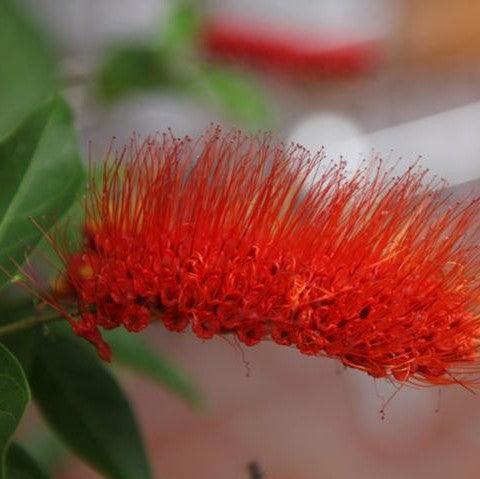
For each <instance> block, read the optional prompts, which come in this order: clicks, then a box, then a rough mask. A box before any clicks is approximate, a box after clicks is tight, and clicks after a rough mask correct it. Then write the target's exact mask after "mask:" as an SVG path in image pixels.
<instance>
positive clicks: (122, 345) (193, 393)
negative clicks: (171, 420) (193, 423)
mask: <svg viewBox="0 0 480 479" xmlns="http://www.w3.org/2000/svg"><path fill="white" fill-rule="evenodd" d="M104 336H105V338H106V340H107V342H108V343H109V344H110V346H111V347H112V350H113V357H114V360H117V361H118V362H119V363H121V364H124V365H125V366H128V367H130V368H132V369H133V370H135V371H137V372H139V373H141V374H143V375H145V376H147V377H149V378H151V379H153V380H154V381H157V382H158V383H159V384H161V385H162V386H164V387H166V388H167V389H169V390H170V391H171V392H173V393H174V394H177V395H178V396H180V397H181V398H183V399H184V400H185V401H187V403H189V404H190V405H191V406H192V407H196V406H198V405H199V404H200V402H201V396H200V392H199V391H198V389H197V388H196V387H195V386H194V385H193V383H192V382H191V381H190V379H189V378H188V377H187V376H186V375H185V374H184V373H183V372H182V371H180V370H179V369H178V367H177V366H175V365H174V364H173V363H171V362H170V361H169V360H168V359H167V358H166V357H165V356H163V355H162V354H160V353H159V352H158V351H154V350H153V349H152V348H151V347H150V346H148V345H147V343H146V342H145V341H144V340H143V338H142V337H141V336H140V335H138V334H137V335H133V334H132V333H128V332H127V331H125V330H123V329H116V330H113V331H108V332H107V333H106V334H104Z"/></svg>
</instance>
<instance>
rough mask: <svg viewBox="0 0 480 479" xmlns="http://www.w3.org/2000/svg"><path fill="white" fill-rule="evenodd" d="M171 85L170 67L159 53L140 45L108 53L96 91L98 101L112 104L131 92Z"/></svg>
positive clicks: (172, 81)
mask: <svg viewBox="0 0 480 479" xmlns="http://www.w3.org/2000/svg"><path fill="white" fill-rule="evenodd" d="M173 84H174V80H173V78H172V72H171V70H170V64H169V62H168V61H167V59H166V58H165V56H164V55H163V53H162V52H160V51H158V50H156V49H154V48H150V47H148V46H144V45H128V46H125V47H120V48H117V49H114V50H112V51H110V52H109V53H108V55H107V58H106V60H105V62H104V63H103V65H102V66H101V69H100V72H99V75H98V80H97V85H96V88H97V95H98V96H99V97H100V98H101V99H103V100H105V101H108V102H113V101H115V100H118V99H119V98H120V97H122V96H124V95H126V94H128V93H131V92H132V91H138V90H145V89H149V88H159V87H168V86H172V85H173Z"/></svg>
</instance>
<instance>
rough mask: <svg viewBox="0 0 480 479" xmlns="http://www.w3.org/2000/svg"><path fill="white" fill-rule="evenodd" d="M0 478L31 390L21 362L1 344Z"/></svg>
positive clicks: (4, 476) (3, 473)
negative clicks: (13, 435) (10, 443)
mask: <svg viewBox="0 0 480 479" xmlns="http://www.w3.org/2000/svg"><path fill="white" fill-rule="evenodd" d="M0 391H1V394H0V411H1V414H0V454H1V461H2V464H1V468H0V478H1V479H4V478H6V477H9V476H7V475H5V458H6V452H7V449H8V445H9V442H10V438H11V436H12V434H13V433H14V432H15V430H16V429H17V426H18V423H19V422H20V419H21V418H22V416H23V413H24V412H25V408H26V407H27V404H28V401H29V400H30V391H29V389H28V383H27V379H26V377H25V373H24V372H23V369H22V367H21V366H20V363H19V362H18V361H17V359H16V358H15V357H14V356H13V354H12V353H11V352H10V351H9V350H8V349H7V348H5V346H3V345H2V344H0Z"/></svg>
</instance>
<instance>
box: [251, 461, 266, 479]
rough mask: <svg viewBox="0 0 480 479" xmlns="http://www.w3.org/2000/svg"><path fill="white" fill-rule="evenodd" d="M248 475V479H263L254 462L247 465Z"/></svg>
mask: <svg viewBox="0 0 480 479" xmlns="http://www.w3.org/2000/svg"><path fill="white" fill-rule="evenodd" d="M248 473H249V479H264V477H265V475H264V473H263V471H262V469H261V467H260V465H259V464H258V462H256V461H251V462H249V463H248Z"/></svg>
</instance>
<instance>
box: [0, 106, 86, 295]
mask: <svg viewBox="0 0 480 479" xmlns="http://www.w3.org/2000/svg"><path fill="white" fill-rule="evenodd" d="M0 178H1V180H2V188H1V189H0V265H2V266H3V267H4V268H7V269H9V272H10V273H11V274H13V273H14V272H15V263H17V264H21V263H22V262H23V260H24V257H25V251H26V250H28V249H31V248H33V247H34V246H35V245H36V244H37V243H38V242H39V241H40V239H41V238H42V236H43V233H42V232H41V231H40V229H39V228H38V226H36V225H35V224H34V222H33V221H32V219H33V220H35V221H36V222H38V223H40V224H41V226H42V228H44V229H48V228H50V227H51V226H52V225H53V224H54V223H55V222H56V220H57V219H58V218H59V217H60V216H61V215H62V214H63V213H64V212H65V211H66V210H67V209H68V208H69V207H70V205H71V204H72V202H73V200H74V199H75V197H76V194H77V191H78V188H79V187H80V185H81V184H82V182H83V179H84V166H83V164H82V162H81V161H80V156H79V154H78V149H77V144H76V139H75V131H74V129H73V124H72V115H71V112H70V109H69V107H68V106H67V104H66V103H65V102H64V101H63V100H62V99H60V98H58V97H55V98H53V99H52V100H50V101H49V102H48V103H47V104H45V105H43V106H42V107H41V108H40V109H38V110H36V111H35V112H34V113H32V114H31V115H30V116H29V117H27V118H26V119H25V120H24V121H23V122H22V123H21V124H20V126H18V127H17V128H16V129H15V130H14V131H13V132H12V133H11V134H10V135H8V136H7V137H5V138H4V140H3V141H2V142H0ZM7 280H8V275H6V274H1V275H0V287H1V286H2V285H4V284H5V283H6V282H7Z"/></svg>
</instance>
